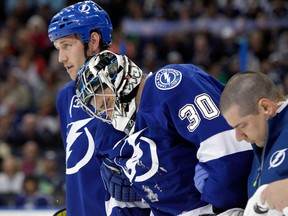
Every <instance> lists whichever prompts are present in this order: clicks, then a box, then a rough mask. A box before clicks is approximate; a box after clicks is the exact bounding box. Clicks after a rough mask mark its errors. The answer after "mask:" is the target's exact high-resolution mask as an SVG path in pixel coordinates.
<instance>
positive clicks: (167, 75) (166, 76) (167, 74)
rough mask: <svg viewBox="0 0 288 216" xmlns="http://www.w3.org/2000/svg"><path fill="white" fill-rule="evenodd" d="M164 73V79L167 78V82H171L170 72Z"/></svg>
mask: <svg viewBox="0 0 288 216" xmlns="http://www.w3.org/2000/svg"><path fill="white" fill-rule="evenodd" d="M163 75H164V79H165V80H166V82H167V83H170V76H169V73H167V72H164V73H163Z"/></svg>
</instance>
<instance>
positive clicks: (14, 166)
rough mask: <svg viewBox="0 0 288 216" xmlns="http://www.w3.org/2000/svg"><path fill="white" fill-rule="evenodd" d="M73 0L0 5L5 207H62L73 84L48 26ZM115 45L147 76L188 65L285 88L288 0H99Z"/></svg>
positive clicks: (18, 0)
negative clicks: (256, 74)
mask: <svg viewBox="0 0 288 216" xmlns="http://www.w3.org/2000/svg"><path fill="white" fill-rule="evenodd" d="M76 2H79V1H72V0H58V1H48V0H9V1H8V0H4V1H1V2H0V10H1V11H0V162H1V163H0V167H1V170H0V206H1V207H15V206H17V207H24V208H34V207H46V206H48V207H49V206H64V205H65V153H64V150H63V146H62V140H61V133H60V127H59V122H58V117H57V113H56V110H55V100H56V94H57V92H58V90H59V89H60V88H61V87H62V86H63V85H64V84H65V83H66V82H68V81H70V78H69V76H68V75H67V74H66V71H65V69H64V68H63V66H62V65H61V64H60V63H59V62H58V59H57V53H56V50H55V48H54V47H53V44H51V42H50V41H49V39H48V37H47V26H48V25H49V22H50V19H51V18H52V16H53V15H54V14H55V13H57V12H58V11H59V10H60V9H61V8H63V7H65V6H67V5H70V4H73V3H76ZM95 2H96V3H98V4H99V5H101V6H102V7H103V8H104V9H105V10H106V11H107V12H108V13H109V15H110V17H111V19H112V23H113V26H114V32H113V44H112V45H111V48H110V49H111V50H112V51H115V52H117V53H121V54H126V55H128V57H130V58H131V59H132V60H133V61H134V62H135V63H136V64H138V65H139V66H140V67H141V68H142V69H143V70H144V72H145V73H149V72H151V71H152V72H154V71H156V70H157V69H159V68H160V67H161V66H164V65H166V64H170V63H192V64H195V65H197V66H200V67H201V68H203V69H204V70H205V71H206V72H208V73H210V74H212V75H213V76H215V77H216V78H218V79H219V80H220V81H222V82H223V83H225V82H227V80H228V79H229V78H230V77H231V76H232V75H233V74H235V73H238V72H241V71H245V70H251V71H260V72H263V73H266V74H268V75H269V76H270V77H271V78H272V80H273V81H274V82H275V83H276V84H277V85H278V86H279V88H280V89H281V90H282V91H283V93H284V94H287V93H288V70H287V69H288V61H287V59H288V1H287V0H248V1H242V0H126V1H124V0H123V1H122V0H99V1H97V0H96V1H95Z"/></svg>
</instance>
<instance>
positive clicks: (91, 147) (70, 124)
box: [56, 81, 106, 216]
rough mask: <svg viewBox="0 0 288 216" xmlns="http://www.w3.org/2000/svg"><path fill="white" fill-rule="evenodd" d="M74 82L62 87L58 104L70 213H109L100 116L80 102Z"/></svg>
mask: <svg viewBox="0 0 288 216" xmlns="http://www.w3.org/2000/svg"><path fill="white" fill-rule="evenodd" d="M74 83H75V82H74V81H71V82H69V83H67V84H66V85H65V86H64V87H63V88H62V89H61V90H60V92H59V93H58V95H57V104H56V107H57V112H58V114H59V118H60V124H61V131H62V138H63V143H64V149H65V151H66V188H67V190H66V206H67V216H75V215H79V216H80V215H81V216H88V215H89V216H90V215H91V216H92V215H97V216H98V215H99V216H105V215H106V213H105V205H104V203H105V199H104V194H105V190H104V185H103V182H102V179H101V176H100V171H99V163H98V161H97V158H96V157H95V142H94V135H95V133H96V128H97V124H98V120H96V119H94V118H92V117H90V116H89V115H88V114H87V113H85V112H84V111H83V110H82V108H81V107H80V106H79V104H78V99H77V97H76V95H75V87H74V85H75V84H74Z"/></svg>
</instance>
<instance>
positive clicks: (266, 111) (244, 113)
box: [220, 72, 288, 210]
mask: <svg viewBox="0 0 288 216" xmlns="http://www.w3.org/2000/svg"><path fill="white" fill-rule="evenodd" d="M287 104H288V101H287V99H286V97H285V96H284V95H283V94H282V93H281V92H280V91H279V89H278V88H277V86H276V85H275V84H274V83H273V81H272V80H271V79H269V77H268V76H266V75H265V74H263V73H258V72H245V73H239V74H236V75H234V76H233V77H232V78H231V79H230V80H229V82H228V83H227V85H226V87H225V89H224V91H223V94H222V96H221V104H220V108H221V112H222V113H223V116H224V117H225V119H226V120H227V122H228V123H229V124H230V125H231V126H232V127H234V128H235V130H236V138H237V140H239V141H240V140H245V141H247V142H250V143H252V146H253V150H254V160H253V166H252V169H251V173H250V175H249V181H248V195H249V197H251V196H252V195H253V194H254V193H255V191H256V190H257V189H258V188H259V187H260V186H261V185H263V184H269V183H272V182H274V181H277V180H281V179H285V178H287V177H288V167H287V164H288V157H286V154H287V149H288V148H287V137H288V106H287ZM287 185H288V184H287ZM272 186H273V185H272ZM269 188H270V187H269ZM269 188H268V189H269ZM283 190H284V191H285V187H283ZM286 191H287V190H286ZM264 193H265V192H264ZM275 195H276V196H277V195H278V194H275ZM275 195H274V196H275ZM280 195H281V193H279V196H280ZM283 197H285V196H283ZM266 200H269V197H267V196H266V197H263V199H262V201H263V202H264V203H265V201H266ZM273 205H276V204H273ZM277 205H279V206H280V203H279V204H277ZM281 206H282V208H283V207H284V206H283V205H282V204H281ZM271 207H272V208H274V207H275V206H271ZM277 209H278V210H282V209H279V208H277Z"/></svg>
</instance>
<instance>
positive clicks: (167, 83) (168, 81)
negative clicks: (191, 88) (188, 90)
mask: <svg viewBox="0 0 288 216" xmlns="http://www.w3.org/2000/svg"><path fill="white" fill-rule="evenodd" d="M181 80H182V73H181V72H180V71H178V70H175V69H172V68H166V69H162V70H159V71H158V72H157V73H156V75H155V85H156V87H157V88H158V89H160V90H169V89H173V88H175V87H176V86H178V85H179V83H180V82H181Z"/></svg>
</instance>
